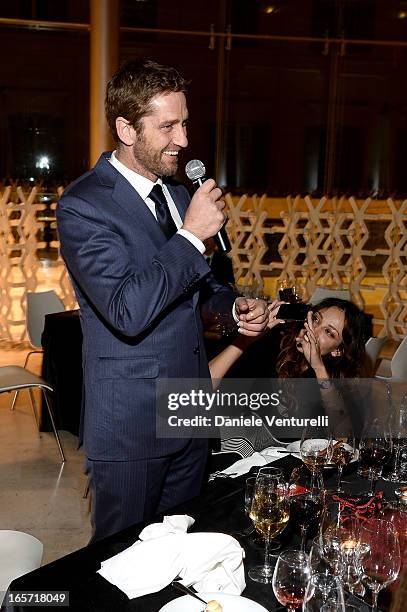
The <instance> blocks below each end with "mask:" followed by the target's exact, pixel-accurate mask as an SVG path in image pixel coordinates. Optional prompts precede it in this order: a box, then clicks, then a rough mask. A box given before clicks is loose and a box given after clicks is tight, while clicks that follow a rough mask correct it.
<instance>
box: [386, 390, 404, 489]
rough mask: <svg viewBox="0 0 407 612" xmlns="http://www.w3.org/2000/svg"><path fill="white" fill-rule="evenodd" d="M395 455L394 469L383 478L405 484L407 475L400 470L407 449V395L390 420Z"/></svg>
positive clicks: (395, 408) (394, 409) (392, 413)
mask: <svg viewBox="0 0 407 612" xmlns="http://www.w3.org/2000/svg"><path fill="white" fill-rule="evenodd" d="M389 426H390V429H391V434H392V439H393V447H394V450H395V453H394V468H393V471H392V472H391V473H390V474H387V475H386V476H383V479H384V480H388V481H389V482H403V481H404V480H405V479H406V477H407V475H406V474H402V473H401V470H400V453H401V451H402V450H403V449H404V448H406V447H407V393H406V394H405V395H404V396H403V399H402V400H401V403H400V405H399V406H398V407H394V406H393V410H392V412H391V414H390V418H389Z"/></svg>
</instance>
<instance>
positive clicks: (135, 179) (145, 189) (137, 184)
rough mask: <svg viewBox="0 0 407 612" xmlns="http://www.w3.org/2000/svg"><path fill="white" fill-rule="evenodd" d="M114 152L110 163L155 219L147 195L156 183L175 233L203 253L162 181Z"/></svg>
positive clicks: (152, 205)
mask: <svg viewBox="0 0 407 612" xmlns="http://www.w3.org/2000/svg"><path fill="white" fill-rule="evenodd" d="M115 153H116V151H113V153H112V155H111V157H110V160H109V161H110V163H111V164H112V166H114V167H115V168H116V170H117V171H118V172H120V174H122V175H123V176H124V178H125V179H127V180H128V181H129V183H130V185H131V186H132V187H134V189H135V190H136V191H137V193H138V194H139V196H140V197H141V198H142V199H143V200H144V202H145V204H146V206H147V207H148V209H149V210H150V212H151V213H152V214H153V215H154V217H155V219H157V214H156V212H155V203H154V202H153V200H152V199H151V198H150V197H149V195H150V193H151V190H152V188H153V187H154V185H157V184H158V185H160V186H161V187H162V190H163V192H164V195H165V198H166V200H167V203H168V208H169V209H170V213H171V216H172V218H173V220H174V223H175V225H176V226H177V229H178V231H177V233H178V234H181V236H184V238H186V239H187V240H189V242H191V244H193V245H194V247H196V248H197V249H198V251H199V252H200V253H202V255H203V254H204V253H205V250H206V248H205V245H204V243H203V242H201V240H199V238H197V237H196V236H195V235H194V234H192V233H191V232H188V230H184V229H182V220H181V217H180V216H179V212H178V209H177V207H176V206H175V203H174V200H173V199H172V197H171V194H170V192H169V191H168V189H167V187H166V185H165V184H164V183H163V182H162V180H161V179H160V178H159V179H157V181H156V182H155V183H153V181H150V179H148V178H146V177H145V176H142V175H141V174H137V172H134V170H130V168H128V167H127V166H125V165H124V164H122V162H121V161H119V160H118V159H117V157H116V155H115ZM232 315H233V318H234V320H235V321H236V322H238V320H239V318H238V316H237V314H236V304H233V307H232Z"/></svg>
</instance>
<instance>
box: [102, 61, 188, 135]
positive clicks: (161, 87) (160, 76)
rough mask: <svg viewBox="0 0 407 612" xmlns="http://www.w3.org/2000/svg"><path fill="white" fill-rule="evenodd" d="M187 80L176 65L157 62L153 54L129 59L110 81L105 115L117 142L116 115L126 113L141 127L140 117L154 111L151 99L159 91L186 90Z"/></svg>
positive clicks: (138, 128) (130, 120)
mask: <svg viewBox="0 0 407 612" xmlns="http://www.w3.org/2000/svg"><path fill="white" fill-rule="evenodd" d="M187 85H188V82H187V81H186V80H185V78H184V77H183V76H182V75H181V74H180V72H178V70H177V69H176V68H173V67H171V66H164V65H162V64H158V63H157V62H155V61H154V60H152V59H150V58H141V59H138V60H128V61H126V62H124V64H122V66H121V67H120V68H119V70H118V71H117V72H116V73H115V74H114V75H113V77H112V78H111V79H110V81H109V83H108V84H107V89H106V99H105V112H106V119H107V122H108V124H109V127H110V130H111V132H112V135H113V138H114V139H115V141H116V142H117V141H118V140H119V137H118V135H117V131H116V119H117V117H124V119H127V121H129V123H130V124H131V125H132V126H133V127H134V128H135V129H136V130H137V131H141V123H140V121H141V119H142V118H143V117H145V116H146V115H148V114H149V113H150V112H151V106H150V102H151V100H152V99H153V98H154V97H155V96H156V95H159V94H163V93H170V92H178V91H181V92H183V93H185V92H186V90H187Z"/></svg>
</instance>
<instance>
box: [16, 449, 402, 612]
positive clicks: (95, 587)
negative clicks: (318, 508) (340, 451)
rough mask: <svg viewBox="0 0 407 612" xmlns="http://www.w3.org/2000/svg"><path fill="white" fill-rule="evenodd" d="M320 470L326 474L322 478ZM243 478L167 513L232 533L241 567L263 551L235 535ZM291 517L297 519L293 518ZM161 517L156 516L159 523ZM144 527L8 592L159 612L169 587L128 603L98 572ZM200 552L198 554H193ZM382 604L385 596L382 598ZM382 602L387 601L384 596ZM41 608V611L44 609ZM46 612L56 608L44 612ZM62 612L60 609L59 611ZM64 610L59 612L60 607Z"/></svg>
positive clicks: (96, 609) (390, 494)
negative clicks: (61, 594) (65, 594)
mask: <svg viewBox="0 0 407 612" xmlns="http://www.w3.org/2000/svg"><path fill="white" fill-rule="evenodd" d="M299 463H300V461H299V460H298V459H296V458H294V457H291V456H288V457H284V458H283V459H280V460H278V461H276V462H274V463H273V465H274V466H278V467H281V468H283V469H284V471H285V472H286V474H287V475H289V474H290V473H291V470H292V469H293V467H294V466H296V465H298V464H299ZM325 471H326V472H327V474H326V475H325V480H326V484H327V485H328V486H329V485H330V484H331V485H332V484H333V483H334V482H336V471H335V470H325ZM325 471H324V474H325ZM245 478H246V476H242V477H239V478H236V479H230V478H227V479H217V480H215V481H214V482H212V483H209V484H208V485H207V488H206V490H205V491H204V492H203V494H202V495H201V496H200V497H199V498H195V499H194V500H192V501H190V502H188V503H186V504H183V505H182V506H179V507H178V508H175V509H173V511H172V512H170V513H168V512H167V514H184V513H186V514H189V515H191V516H192V517H194V518H195V520H196V522H195V524H194V526H193V527H192V529H191V530H193V531H216V532H223V533H229V534H231V535H234V536H235V537H236V538H237V539H238V540H239V542H240V544H241V545H242V546H243V547H244V549H245V553H246V558H245V569H246V572H247V570H248V569H250V567H252V566H253V565H255V564H257V563H261V562H262V561H263V558H264V549H263V547H261V546H258V545H256V544H254V543H253V538H247V537H246V538H245V537H240V536H237V535H235V533H234V532H235V531H236V530H241V529H243V528H245V527H247V525H248V522H247V520H248V519H247V518H246V517H245V515H244V511H243V502H244V499H243V498H244V481H245ZM344 480H345V481H346V487H348V488H349V491H352V492H353V493H354V494H355V493H358V494H359V493H361V492H362V491H367V490H368V488H369V483H368V482H367V481H365V480H363V479H361V478H360V477H358V476H357V475H356V464H354V465H352V466H349V467H348V468H346V470H344ZM378 488H380V489H383V490H384V491H385V494H386V497H387V498H388V499H393V498H394V486H393V485H391V484H389V483H385V482H384V481H379V487H378ZM294 518H295V517H294ZM161 519H162V517H161V516H160V517H157V520H159V521H160V520H161ZM290 524H291V520H290V523H289V526H288V527H287V529H286V530H285V531H284V532H283V533H282V534H281V536H279V539H280V540H281V542H282V544H283V547H286V546H297V547H298V543H299V539H298V535H296V534H295V533H294V532H293V530H292V528H291V527H290ZM143 527H144V525H143V524H141V525H135V526H133V527H130V528H128V529H126V530H124V531H121V532H120V533H117V534H115V535H113V536H110V537H108V538H106V539H104V540H102V541H100V542H98V543H95V544H92V545H90V546H88V547H87V548H83V549H81V550H78V551H77V552H74V553H72V554H70V555H67V556H66V557H63V558H62V559H59V560H58V561H55V562H53V563H50V564H48V565H46V566H44V567H42V568H40V569H38V570H35V571H34V572H31V573H29V574H26V575H25V576H22V577H21V578H18V579H17V580H14V581H13V582H12V584H11V586H10V591H13V592H16V591H17V592H19V591H29V592H32V591H41V590H44V591H58V590H61V591H69V592H70V608H69V609H70V610H75V611H76V610H78V611H82V610H83V611H85V610H86V611H93V612H112V611H114V610H120V612H158V611H159V610H160V608H161V607H162V606H163V605H164V604H165V603H167V602H168V601H171V600H172V599H174V598H175V597H179V595H178V594H177V593H175V592H174V590H173V589H172V588H171V587H167V588H165V589H163V590H162V591H160V592H159V593H155V594H153V595H147V596H144V597H140V598H136V599H132V600H129V599H128V598H127V596H126V595H124V594H123V593H122V592H121V591H120V590H119V589H118V588H117V587H115V586H113V585H111V584H110V583H109V582H107V581H106V580H104V579H103V578H102V577H101V576H100V575H99V574H97V573H96V571H97V570H98V569H100V563H101V561H103V560H105V559H108V558H109V557H111V556H113V555H114V554H116V553H118V552H120V551H122V550H124V549H125V548H127V547H128V546H130V545H131V544H132V543H133V542H134V541H135V540H136V539H137V537H138V534H139V533H140V531H141V529H142V528H143ZM197 554H198V553H197ZM246 583H247V586H246V589H245V591H244V592H243V595H244V596H246V597H248V598H249V599H253V600H255V601H257V602H258V603H260V604H262V605H263V606H264V607H265V608H266V610H270V611H273V610H275V609H276V608H277V602H276V600H275V598H274V595H273V592H272V587H271V585H262V584H258V583H255V582H253V581H252V580H250V578H249V577H248V576H247V575H246ZM381 597H382V600H383V595H381ZM385 599H386V597H385ZM356 605H357V608H358V609H360V610H367V609H368V606H366V605H365V604H363V603H362V602H359V603H357V604H356ZM44 609H45V608H44ZM46 609H47V610H51V609H55V610H56V609H57V608H48V607H47V608H46ZM59 609H60V610H61V608H59ZM62 609H63V608H62ZM30 610H31V608H29V607H25V606H24V605H19V606H17V605H16V606H12V607H8V608H7V612H30Z"/></svg>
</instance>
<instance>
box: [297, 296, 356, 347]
mask: <svg viewBox="0 0 407 612" xmlns="http://www.w3.org/2000/svg"><path fill="white" fill-rule="evenodd" d="M312 324H313V329H314V334H315V337H316V339H317V341H318V344H319V348H320V351H321V355H322V356H323V355H328V353H331V354H332V355H333V356H335V357H338V356H339V355H340V354H341V353H340V349H339V347H340V345H341V344H342V332H343V328H344V325H345V313H344V311H343V310H341V309H340V308H337V307H336V306H330V307H329V308H323V309H322V310H318V311H315V312H313V313H312ZM306 334H307V332H306V330H305V329H302V330H301V331H300V333H299V334H298V336H297V338H296V345H297V350H298V351H299V352H300V353H303V352H304V349H303V344H304V345H306V344H308V343H307V341H306V340H305V339H304V337H305V336H306Z"/></svg>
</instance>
